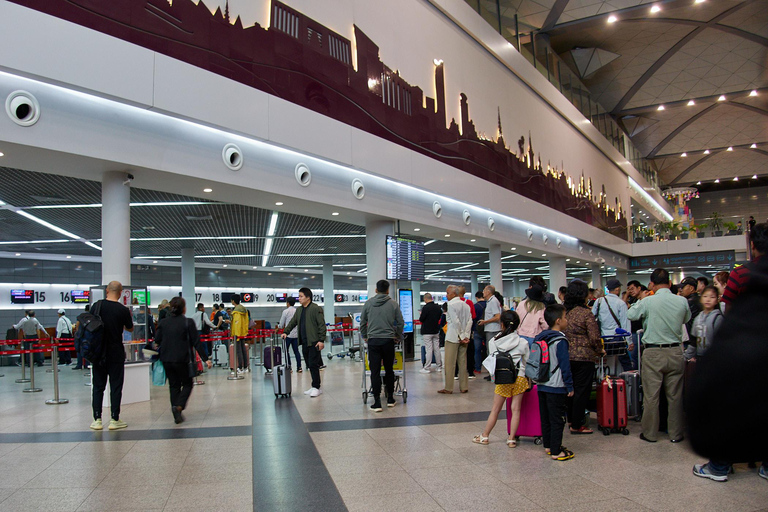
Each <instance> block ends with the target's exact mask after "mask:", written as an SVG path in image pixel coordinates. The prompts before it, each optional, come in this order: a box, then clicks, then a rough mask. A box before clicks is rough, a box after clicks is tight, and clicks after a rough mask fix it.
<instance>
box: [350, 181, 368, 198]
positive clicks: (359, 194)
mask: <svg viewBox="0 0 768 512" xmlns="http://www.w3.org/2000/svg"><path fill="white" fill-rule="evenodd" d="M352 195H354V196H355V197H356V198H357V199H362V198H364V197H365V185H363V182H362V181H360V179H358V178H355V179H354V180H352Z"/></svg>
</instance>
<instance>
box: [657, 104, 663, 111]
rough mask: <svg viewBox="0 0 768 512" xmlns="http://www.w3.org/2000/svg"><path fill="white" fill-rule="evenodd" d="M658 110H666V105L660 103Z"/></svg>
mask: <svg viewBox="0 0 768 512" xmlns="http://www.w3.org/2000/svg"><path fill="white" fill-rule="evenodd" d="M656 110H664V105H659V106H658V107H657V108H656Z"/></svg>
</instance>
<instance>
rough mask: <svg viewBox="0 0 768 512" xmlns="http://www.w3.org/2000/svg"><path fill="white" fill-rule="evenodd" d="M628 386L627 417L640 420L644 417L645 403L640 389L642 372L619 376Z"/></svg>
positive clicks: (631, 372) (634, 371) (626, 373)
mask: <svg viewBox="0 0 768 512" xmlns="http://www.w3.org/2000/svg"><path fill="white" fill-rule="evenodd" d="M619 378H620V379H624V382H625V383H626V384H627V416H629V417H630V418H633V419H635V420H639V419H640V418H641V417H642V415H643V402H642V394H641V387H640V372H639V371H637V370H632V371H630V372H624V373H622V374H620V375H619Z"/></svg>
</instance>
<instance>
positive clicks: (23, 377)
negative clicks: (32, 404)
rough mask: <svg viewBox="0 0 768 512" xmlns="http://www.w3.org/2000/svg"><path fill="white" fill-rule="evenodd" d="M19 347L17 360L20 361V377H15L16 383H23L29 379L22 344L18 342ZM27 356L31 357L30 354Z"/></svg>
mask: <svg viewBox="0 0 768 512" xmlns="http://www.w3.org/2000/svg"><path fill="white" fill-rule="evenodd" d="M19 348H20V349H22V350H21V352H20V353H19V361H21V378H20V379H16V383H17V384H24V383H27V382H29V379H28V378H27V363H26V361H25V358H24V345H22V344H21V343H19ZM29 358H30V359H32V354H30V355H29Z"/></svg>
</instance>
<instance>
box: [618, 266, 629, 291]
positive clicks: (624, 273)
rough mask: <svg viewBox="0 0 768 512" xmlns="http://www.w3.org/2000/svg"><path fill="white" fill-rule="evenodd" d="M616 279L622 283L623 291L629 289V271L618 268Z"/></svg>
mask: <svg viewBox="0 0 768 512" xmlns="http://www.w3.org/2000/svg"><path fill="white" fill-rule="evenodd" d="M616 279H618V280H619V281H621V288H622V290H626V289H627V280H628V275H627V271H626V270H622V269H620V268H617V269H616Z"/></svg>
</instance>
